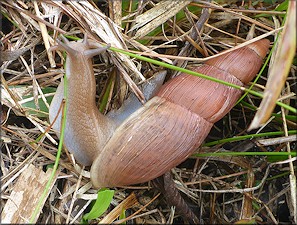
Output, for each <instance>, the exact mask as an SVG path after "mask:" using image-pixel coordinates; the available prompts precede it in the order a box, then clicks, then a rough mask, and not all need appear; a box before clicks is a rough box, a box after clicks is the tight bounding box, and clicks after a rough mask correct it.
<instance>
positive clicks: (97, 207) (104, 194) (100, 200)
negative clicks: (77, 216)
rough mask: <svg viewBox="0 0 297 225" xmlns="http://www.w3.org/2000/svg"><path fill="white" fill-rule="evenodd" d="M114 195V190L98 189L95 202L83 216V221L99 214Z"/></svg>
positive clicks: (107, 205) (94, 217) (105, 208)
mask: <svg viewBox="0 0 297 225" xmlns="http://www.w3.org/2000/svg"><path fill="white" fill-rule="evenodd" d="M113 195H114V190H109V189H100V190H99V191H98V196H97V199H96V202H95V204H94V205H93V207H92V209H91V211H90V212H89V213H87V214H85V215H84V216H83V223H84V222H87V221H88V220H92V219H96V218H98V217H99V216H101V215H102V214H103V213H104V212H105V211H106V210H107V208H108V207H109V205H110V203H111V201H112V199H113Z"/></svg>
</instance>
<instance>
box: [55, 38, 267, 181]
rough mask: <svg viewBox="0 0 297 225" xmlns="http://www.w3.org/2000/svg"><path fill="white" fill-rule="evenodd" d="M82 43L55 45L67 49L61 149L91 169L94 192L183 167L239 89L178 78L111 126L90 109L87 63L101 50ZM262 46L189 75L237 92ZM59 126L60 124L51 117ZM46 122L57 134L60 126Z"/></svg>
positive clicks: (260, 57) (58, 96) (263, 51)
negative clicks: (225, 82) (63, 144)
mask: <svg viewBox="0 0 297 225" xmlns="http://www.w3.org/2000/svg"><path fill="white" fill-rule="evenodd" d="M91 47H92V46H89V43H88V42H87V41H86V39H85V40H84V41H83V42H68V41H67V40H64V43H62V42H60V41H59V42H58V47H54V49H57V48H60V49H63V50H66V51H67V53H68V54H67V59H66V68H65V70H66V74H67V78H68V111H67V119H66V130H65V145H66V147H67V148H68V150H69V151H70V152H71V153H73V154H74V157H75V158H76V160H77V161H78V162H79V163H81V164H83V165H92V166H91V181H92V183H93V185H94V186H95V187H114V186H123V185H131V184H138V183H142V182H146V181H149V180H152V179H154V178H156V177H158V176H160V175H162V174H164V173H165V172H166V171H168V170H170V169H171V168H173V167H174V166H176V165H178V164H180V163H181V162H183V161H184V160H185V159H186V158H187V157H188V156H189V155H191V154H192V153H193V151H195V150H196V149H197V148H198V147H199V146H200V145H201V143H202V142H203V141H204V139H205V138H206V136H207V135H208V133H209V131H210V129H211V127H212V126H213V124H214V123H215V122H216V121H218V120H219V119H221V118H222V117H223V116H224V115H225V114H227V113H228V112H229V111H230V109H231V108H232V107H233V106H234V104H235V103H236V101H237V100H238V98H239V97H240V95H241V91H239V90H237V89H234V88H231V87H228V86H225V85H222V84H218V83H216V82H213V81H209V80H205V79H202V78H199V77H195V76H191V75H187V74H181V75H179V76H177V77H175V78H173V79H171V80H170V81H169V82H167V83H166V84H165V85H163V86H162V87H161V90H160V91H159V92H158V93H157V94H156V96H154V97H153V98H152V99H150V100H149V101H148V102H147V103H146V104H144V105H143V106H142V107H141V108H139V109H138V110H136V111H135V112H134V113H132V114H131V115H130V116H129V117H128V118H127V119H126V120H125V121H124V122H122V123H121V125H120V126H119V127H117V126H116V125H115V123H114V122H113V120H112V119H110V118H108V117H106V116H104V115H102V114H100V113H99V112H98V110H97V107H96V104H95V86H96V84H95V79H94V73H93V68H92V63H91V58H92V56H93V55H95V54H98V53H99V52H100V51H102V49H90V48H91ZM268 48H269V41H268V40H266V39H264V40H260V41H258V42H255V43H252V44H250V45H248V46H246V47H243V48H240V49H238V50H235V51H232V52H230V53H226V54H224V55H222V56H220V57H217V58H214V59H212V60H209V61H207V62H206V63H205V64H204V65H202V66H200V67H197V68H195V71H197V72H199V73H203V74H206V75H209V76H213V77H216V78H218V79H221V80H225V81H227V82H230V83H234V84H237V85H240V86H243V85H244V84H246V83H248V82H249V81H251V80H252V79H253V78H254V77H255V75H256V74H257V72H258V70H259V69H260V67H261V65H262V60H263V58H264V57H265V55H266V53H267V50H268ZM62 98H63V84H60V85H59V87H58V89H57V93H56V95H55V97H54V99H53V101H52V103H51V107H50V121H51V122H52V121H53V119H54V117H55V116H56V114H57V109H58V107H59V105H60V103H61V101H62ZM59 120H60V118H59ZM59 120H57V121H56V123H55V124H54V129H55V130H57V131H59V129H60V121H59Z"/></svg>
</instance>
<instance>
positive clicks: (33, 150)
mask: <svg viewBox="0 0 297 225" xmlns="http://www.w3.org/2000/svg"><path fill="white" fill-rule="evenodd" d="M136 2H137V3H138V4H135V3H136ZM252 2H253V3H256V4H254V6H253V7H252V6H249V2H248V1H223V0H220V1H219V0H217V1H212V2H210V1H193V2H192V1H191V0H180V1H171V0H167V1H166V0H165V1H164V0H163V1H161V0H147V1H141V0H139V1H132V0H131V1H129V0H126V1H125V0H123V5H122V1H120V0H118V1H111V0H101V1H95V0H94V1H91V0H90V1H63V2H62V1H53V0H46V1H26V0H18V1H16V0H15V1H11V0H4V1H2V8H1V14H2V31H1V36H0V37H1V82H2V85H1V93H2V95H1V107H2V110H1V123H2V124H1V151H2V157H1V175H2V178H1V183H2V188H1V203H2V204H1V212H2V218H5V219H6V220H5V221H6V222H15V223H17V222H19V223H20V222H29V220H30V218H31V215H32V213H33V211H34V210H36V213H37V215H39V217H36V219H35V220H34V219H33V220H31V222H36V221H37V222H38V223H79V222H80V221H81V217H82V215H83V214H85V213H86V212H88V211H89V210H90V205H91V203H92V200H94V199H96V197H97V194H96V193H97V191H98V190H96V189H94V188H92V186H91V184H90V180H89V177H88V176H89V174H88V171H89V168H84V169H83V170H82V169H81V168H80V166H79V165H77V164H76V165H75V164H74V163H73V159H71V156H70V155H69V154H68V153H66V152H65V151H63V152H62V155H61V159H60V162H59V167H58V171H57V174H56V175H55V176H54V177H53V182H52V183H51V184H50V186H49V190H48V191H47V192H46V193H44V194H43V191H44V189H45V185H46V183H47V181H48V179H49V177H50V173H51V169H49V168H50V167H51V166H52V165H53V164H54V162H55V158H56V155H57V148H58V147H57V142H58V139H57V137H56V135H55V134H54V132H52V131H51V130H49V129H48V128H49V122H48V114H47V112H48V106H49V104H50V100H51V98H52V96H53V94H54V92H55V88H56V87H57V85H58V84H59V82H60V79H61V77H62V76H63V60H62V58H63V55H62V54H63V53H62V52H61V53H62V54H60V53H59V54H58V53H54V54H53V53H49V52H48V51H47V49H48V48H49V47H50V46H53V45H55V39H56V38H57V37H58V35H60V34H63V35H67V37H68V38H70V39H71V38H72V39H75V38H82V37H83V36H84V34H85V33H87V34H88V36H89V37H90V38H92V39H94V40H96V41H98V42H99V43H110V44H111V46H113V47H116V48H120V49H125V50H134V51H139V52H146V56H147V57H150V55H151V54H162V55H160V56H159V57H157V58H156V57H154V59H157V60H159V61H164V62H167V63H174V64H176V65H179V66H186V63H188V65H187V66H188V67H190V66H191V64H193V63H197V62H193V61H192V60H188V61H185V60H179V59H181V57H198V58H201V59H203V58H205V57H208V56H211V55H215V54H217V53H218V52H220V51H222V50H226V49H230V48H232V47H234V46H236V45H238V44H241V43H244V42H246V41H247V40H250V41H254V39H253V38H256V37H259V36H261V35H262V36H261V37H262V38H263V37H264V36H267V38H268V39H269V40H270V41H271V46H273V45H274V44H275V49H279V48H280V47H279V46H286V47H289V49H290V48H291V50H292V47H294V40H292V39H291V40H290V37H292V38H293V39H294V35H292V32H296V30H294V29H296V27H293V28H292V27H290V26H288V27H287V29H286V30H285V29H282V28H283V26H284V24H283V21H284V15H285V13H286V9H283V10H279V11H276V10H275V9H276V7H277V6H278V5H279V4H280V3H282V2H283V1H276V0H275V1H252ZM236 3H237V4H236ZM262 3H263V4H262ZM292 4H293V3H292ZM164 7H166V8H165V10H163V11H162V9H163V8H164ZM295 7H296V6H295ZM202 9H204V10H203V11H202ZM294 10H295V9H294ZM178 12H179V13H178ZM295 14H296V12H295ZM290 16H291V17H289V18H293V20H294V17H293V15H290ZM295 19H296V15H295ZM291 22H292V21H291ZM295 25H296V24H295ZM121 27H122V28H121ZM193 27H194V28H193ZM279 28H281V29H279ZM197 29H198V30H201V32H200V33H199V35H196V34H197V33H196V32H195V31H196V30H197ZM292 29H293V30H292ZM280 30H283V32H286V35H285V36H286V37H287V38H288V39H285V38H283V39H282V38H279V39H276V38H277V35H278V33H279V31H280ZM196 40H197V41H196ZM276 40H277V41H276ZM194 41H196V44H195V42H194ZM185 46H186V47H185ZM295 46H296V45H295ZM152 51H154V52H152ZM293 52H294V50H293ZM165 55H170V56H175V57H166V56H165ZM282 60H283V61H282ZM201 61H203V60H201ZM277 63H279V64H277ZM274 65H275V66H274ZM281 65H285V67H287V68H288V70H287V71H288V72H287V73H286V72H285V69H284V73H283V74H279V72H275V70H276V69H275V67H277V68H280V67H281ZM268 68H269V69H268ZM161 69H162V68H161V67H159V66H157V65H153V64H150V63H147V62H144V61H141V60H138V59H132V58H130V57H128V56H126V55H123V54H120V53H116V52H111V51H109V52H108V53H106V54H105V55H104V57H99V56H97V57H95V58H94V71H95V75H96V79H97V83H98V89H97V90H98V99H97V102H101V101H102V96H103V95H102V92H103V90H105V86H106V83H107V80H108V78H109V81H110V80H112V82H111V83H112V89H111V90H110V92H109V95H108V96H109V97H108V98H107V103H106V104H105V105H104V107H103V111H104V112H107V111H109V110H111V109H113V108H118V107H119V106H120V105H121V103H122V102H123V100H124V99H125V98H126V97H127V95H128V94H129V93H130V92H131V91H133V92H134V93H137V94H138V96H140V98H141V92H140V90H138V88H137V86H136V85H137V84H139V83H140V82H141V81H142V80H144V79H146V78H149V77H151V76H152V75H153V74H154V73H155V72H157V71H159V70H161ZM268 71H269V72H268ZM273 71H274V72H273ZM174 73H175V72H174V71H170V73H169V75H173V74H174ZM268 73H270V74H273V73H277V77H274V78H271V79H275V80H272V81H270V83H272V84H276V85H272V86H269V87H268V86H266V89H267V90H268V91H269V93H271V95H273V96H275V98H277V99H279V100H281V101H282V102H283V103H284V104H285V105H287V106H289V107H291V108H293V109H294V108H296V100H295V94H296V74H295V73H296V57H295V59H294V61H293V63H292V60H291V59H290V52H286V53H285V54H284V53H279V54H276V51H274V52H273V53H272V56H271V60H270V61H269V63H268V65H267V67H266V68H265V70H264V72H263V73H262V74H261V76H260V78H259V79H258V81H257V83H256V84H255V85H254V87H253V89H254V90H256V91H257V92H259V93H262V92H263V91H264V89H265V85H266V84H267V85H268V82H267V74H268ZM168 78H169V77H168ZM279 78H280V79H281V80H283V82H282V81H279V80H277V79H279ZM281 83H284V85H282V84H281ZM135 84H136V85H135ZM129 87H130V88H129ZM277 89H280V91H281V93H280V95H281V96H279V94H278V91H277ZM267 101H268V103H267V104H268V105H269V106H270V107H271V108H272V109H271V110H273V109H274V104H271V103H269V101H271V99H270V100H269V99H268V100H267ZM260 103H261V98H259V97H255V96H253V95H248V96H246V97H245V99H244V100H243V101H242V103H241V104H238V105H236V106H235V107H234V109H233V110H232V111H231V112H230V113H229V114H228V115H227V116H226V117H224V119H222V120H221V121H219V122H218V123H216V124H215V126H214V127H213V129H212V131H211V133H210V135H209V136H208V138H207V140H206V141H205V142H206V143H209V142H211V141H215V140H221V139H224V138H231V137H233V136H245V135H247V134H255V133H265V132H276V131H280V132H281V133H280V134H278V135H271V134H270V135H269V134H267V135H265V136H262V137H254V138H251V137H246V138H243V140H240V141H235V140H233V141H232V142H227V143H222V144H220V143H218V144H215V145H209V146H204V147H202V148H201V149H200V152H224V151H234V152H257V153H259V152H262V153H263V152H264V153H265V152H290V151H294V150H295V151H296V137H295V134H296V114H294V113H293V112H291V111H290V108H289V109H288V108H286V107H280V106H277V107H275V109H274V111H273V114H272V115H271V114H270V113H269V109H265V110H264V115H265V114H266V116H268V122H267V123H265V125H263V126H261V127H260V128H257V129H254V130H252V131H248V127H249V125H250V124H251V122H252V120H253V118H254V117H255V114H256V110H255V109H256V108H257V107H259V105H260ZM101 107H102V105H101ZM262 113H263V110H262ZM257 116H258V115H257ZM45 132H46V135H44V134H45ZM160 157H162V156H160ZM294 162H296V157H293V156H292V157H291V156H286V155H285V156H283V157H275V161H274V162H273V161H272V157H268V156H265V155H264V156H263V155H262V156H256V155H254V156H230V155H225V156H212V157H194V156H193V157H191V158H190V159H188V160H187V161H185V162H184V163H182V164H181V165H179V166H178V167H176V168H173V169H172V174H173V178H174V182H175V186H176V188H177V189H178V190H179V192H180V193H181V194H182V196H183V198H184V199H185V200H186V201H187V203H188V205H189V206H190V207H191V208H192V210H193V212H194V213H195V214H196V215H197V217H198V218H199V220H200V222H201V223H207V224H210V223H214V224H215V223H219V224H222V223H235V222H237V223H241V224H245V223H248V222H251V223H259V224H272V223H275V224H293V223H296V222H297V220H296V196H295V195H296V178H295V172H294V171H295V170H296V165H294ZM115 166H116V165H115ZM114 190H115V195H114V198H113V200H112V202H111V205H110V206H109V208H108V210H107V211H106V212H105V213H104V214H103V215H102V216H100V218H97V219H95V220H92V223H97V222H99V221H101V223H110V222H113V221H117V222H119V219H118V216H119V215H120V214H121V210H120V209H121V207H124V208H125V209H126V211H125V214H126V217H127V218H128V221H129V223H137V224H138V223H145V224H148V223H149V224H150V223H184V222H185V219H184V218H183V217H182V216H181V215H180V213H179V212H177V211H175V208H174V207H172V206H170V205H168V203H167V202H166V200H165V199H164V197H163V195H162V194H159V192H158V191H157V190H156V189H155V188H152V185H151V183H150V182H149V183H145V184H140V185H135V186H133V187H118V188H114ZM43 195H45V199H44V200H43V201H41V203H40V208H38V204H37V203H38V201H40V199H42V197H43ZM116 206H117V207H116ZM114 208H116V209H118V211H116V210H113V209H114ZM111 210H113V212H112V213H110V212H111ZM37 219H38V220H37Z"/></svg>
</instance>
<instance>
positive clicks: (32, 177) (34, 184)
mask: <svg viewBox="0 0 297 225" xmlns="http://www.w3.org/2000/svg"><path fill="white" fill-rule="evenodd" d="M51 172H52V171H51V170H48V171H47V172H46V173H45V172H43V171H42V170H41V169H38V168H36V167H35V166H33V165H32V164H29V165H28V166H27V168H26V169H25V170H24V171H23V173H22V174H21V176H20V177H19V179H18V181H17V183H16V184H15V185H14V188H13V190H12V192H11V194H10V197H9V200H8V201H7V202H6V204H5V206H4V209H3V211H2V214H1V222H2V223H19V224H20V223H28V222H29V220H30V218H31V216H32V214H33V212H34V210H35V208H36V207H37V204H38V201H39V198H40V196H41V194H42V192H43V191H44V188H45V186H46V183H47V181H48V179H49V177H50V174H51ZM57 176H58V174H56V176H55V179H54V181H53V182H52V186H53V185H54V184H55V181H56V179H57ZM52 186H51V187H52ZM50 191H51V188H50V189H49V191H48V193H47V196H48V195H49V194H50ZM45 201H46V198H45V199H44V202H43V203H42V205H43V204H44V203H45ZM41 210H42V208H40V211H39V212H38V215H39V214H40V213H41ZM37 219H38V216H37V217H36V220H35V221H33V222H34V223H36V221H37Z"/></svg>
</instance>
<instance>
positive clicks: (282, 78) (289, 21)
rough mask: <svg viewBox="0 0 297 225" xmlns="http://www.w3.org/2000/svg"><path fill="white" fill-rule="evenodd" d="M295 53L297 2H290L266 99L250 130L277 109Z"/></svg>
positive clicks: (267, 85) (268, 83) (265, 92)
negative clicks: (276, 103) (276, 104)
mask: <svg viewBox="0 0 297 225" xmlns="http://www.w3.org/2000/svg"><path fill="white" fill-rule="evenodd" d="M295 53H296V1H289V8H288V14H287V18H286V22H285V25H284V29H283V31H282V33H281V35H280V40H279V42H278V44H277V48H276V55H275V60H274V63H273V65H272V67H271V68H270V73H269V74H270V75H269V79H268V81H267V84H266V88H265V91H264V97H263V100H262V102H261V104H260V106H259V109H258V112H257V113H256V115H255V117H254V119H253V121H252V123H251V125H250V127H249V130H252V129H256V128H258V127H260V126H261V125H263V124H265V123H266V121H267V120H268V119H269V117H270V116H271V113H272V111H273V109H274V107H275V102H276V101H277V99H278V98H279V95H280V93H281V90H282V88H283V86H284V84H285V82H286V78H287V76H288V74H289V70H290V68H291V64H292V61H293V59H294V56H295Z"/></svg>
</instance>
